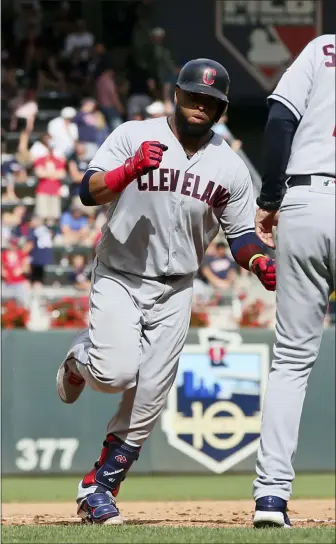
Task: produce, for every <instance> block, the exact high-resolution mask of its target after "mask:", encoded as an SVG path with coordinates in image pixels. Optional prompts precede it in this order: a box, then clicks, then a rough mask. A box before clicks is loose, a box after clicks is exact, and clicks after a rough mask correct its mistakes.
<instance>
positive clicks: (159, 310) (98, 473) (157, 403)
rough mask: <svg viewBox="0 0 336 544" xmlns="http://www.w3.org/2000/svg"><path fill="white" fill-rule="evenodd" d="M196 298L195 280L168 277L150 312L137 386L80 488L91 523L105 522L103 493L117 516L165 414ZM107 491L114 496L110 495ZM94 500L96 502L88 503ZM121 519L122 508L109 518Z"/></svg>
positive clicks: (80, 507)
mask: <svg viewBox="0 0 336 544" xmlns="http://www.w3.org/2000/svg"><path fill="white" fill-rule="evenodd" d="M191 297H192V281H191V279H190V281H189V280H181V279H179V280H176V279H175V280H169V279H168V280H167V284H166V286H165V289H164V292H163V294H162V296H160V297H159V298H158V300H157V301H156V303H155V304H154V305H153V306H151V307H150V308H149V309H148V310H147V311H146V310H144V316H145V325H144V327H143V335H142V355H141V363H140V368H139V372H138V378H137V385H136V387H135V388H132V389H128V390H126V391H125V392H124V393H123V397H122V400H121V403H120V405H119V408H118V411H117V413H116V414H115V416H114V417H113V418H112V419H111V421H110V423H109V424H108V428H107V437H106V440H105V442H104V445H103V449H102V452H101V455H100V458H99V460H98V461H97V462H96V464H95V466H94V468H93V469H92V470H91V471H90V472H89V473H88V474H87V475H86V476H85V477H84V478H83V480H81V482H80V483H79V486H78V495H77V503H78V513H79V515H80V516H81V517H82V518H84V519H86V520H87V521H95V520H94V515H95V514H96V517H97V519H98V516H99V521H101V520H102V518H101V511H100V510H99V511H96V510H94V508H95V503H96V501H97V500H100V497H98V498H97V495H99V496H100V494H102V499H101V500H102V501H103V502H104V504H102V505H99V506H102V507H104V508H106V512H107V515H110V514H111V509H112V508H113V504H112V503H113V501H114V497H116V496H117V494H118V491H119V487H120V484H121V482H122V481H123V480H124V479H125V477H126V474H127V472H128V471H129V469H130V468H131V466H132V464H133V463H134V461H136V460H137V459H138V456H139V453H140V449H141V446H142V444H143V443H144V441H145V440H146V438H148V436H149V434H150V432H151V430H152V429H153V427H154V425H155V423H156V422H157V420H158V418H159V416H160V414H161V411H162V409H163V407H164V405H165V401H166V399H167V395H168V393H169V390H170V388H171V386H172V384H173V382H174V379H175V375H176V370H177V364H178V360H179V356H180V353H181V351H182V349H183V346H184V343H185V340H186V336H187V333H188V329H189V322H190V306H191ZM106 490H108V494H107V495H109V494H110V500H108V499H107V498H106ZM103 491H104V492H105V494H104V493H103ZM90 501H94V505H91V504H88V502H90ZM121 521H122V520H121V516H120V515H119V512H118V515H117V514H116V516H115V517H112V518H111V517H109V521H108V522H109V523H115V522H118V523H120V522H121Z"/></svg>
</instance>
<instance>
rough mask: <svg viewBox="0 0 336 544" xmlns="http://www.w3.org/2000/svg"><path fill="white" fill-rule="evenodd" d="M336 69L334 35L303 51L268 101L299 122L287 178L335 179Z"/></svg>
mask: <svg viewBox="0 0 336 544" xmlns="http://www.w3.org/2000/svg"><path fill="white" fill-rule="evenodd" d="M335 66H336V49H335V35H334V34H325V35H323V36H319V37H318V38H316V39H315V40H313V41H312V42H310V43H309V44H308V45H307V46H306V47H305V49H304V50H303V51H302V53H301V54H300V55H299V56H298V57H297V59H296V60H295V61H294V63H293V64H292V65H291V66H290V67H289V68H288V70H287V71H286V72H285V73H284V75H283V76H282V78H281V80H280V82H279V84H278V85H277V87H276V89H275V90H274V92H273V93H272V94H271V95H270V97H269V98H272V99H274V100H278V101H279V102H282V103H283V104H284V105H285V106H287V108H289V109H290V110H291V111H292V113H294V115H295V117H296V118H297V119H298V121H300V124H299V127H298V129H297V131H296V133H295V136H294V140H293V143H292V149H291V155H290V159H289V162H288V167H287V174H288V176H292V175H303V174H327V175H329V176H335V171H336V168H335V144H336V141H335V136H336V126H335Z"/></svg>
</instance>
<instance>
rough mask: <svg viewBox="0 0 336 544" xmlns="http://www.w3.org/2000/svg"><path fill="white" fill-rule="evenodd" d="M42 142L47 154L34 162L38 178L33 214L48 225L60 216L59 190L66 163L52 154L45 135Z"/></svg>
mask: <svg viewBox="0 0 336 544" xmlns="http://www.w3.org/2000/svg"><path fill="white" fill-rule="evenodd" d="M43 141H44V143H45V144H46V146H47V148H48V154H47V155H45V156H44V157H40V158H39V159H37V160H36V161H35V162H34V172H35V175H36V177H37V178H38V185H37V189H36V208H35V214H36V215H38V216H39V217H41V218H42V219H45V220H48V222H49V223H55V222H56V221H57V220H58V219H59V217H60V215H61V195H60V190H61V186H62V183H61V182H62V181H63V180H64V178H65V176H66V162H65V160H64V159H62V158H60V157H56V156H55V154H54V153H53V150H52V148H51V145H50V137H49V136H47V135H45V136H44V139H43Z"/></svg>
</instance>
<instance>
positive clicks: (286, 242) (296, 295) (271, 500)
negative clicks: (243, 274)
mask: <svg viewBox="0 0 336 544" xmlns="http://www.w3.org/2000/svg"><path fill="white" fill-rule="evenodd" d="M334 244H335V202H334V199H331V198H330V196H329V195H321V196H320V197H317V196H316V195H314V194H313V195H312V194H311V193H309V192H308V190H306V189H301V188H294V189H291V190H290V191H289V194H288V195H286V197H285V199H284V202H283V206H282V210H281V213H280V219H279V224H278V239H277V257H278V260H277V312H276V314H277V315H276V330H275V333H276V343H275V346H274V359H273V362H272V368H271V372H270V376H269V381H268V385H267V390H266V395H265V399H264V403H263V418H262V427H261V440H260V446H259V450H258V457H257V466H256V471H257V478H256V480H255V481H254V487H253V495H254V498H255V500H256V513H255V518H254V523H255V526H263V525H265V524H266V525H272V524H273V525H278V526H287V525H289V520H288V516H287V513H286V509H287V501H288V500H289V498H290V496H291V492H292V481H293V479H294V476H295V473H294V469H293V466H292V460H293V457H294V455H295V452H296V448H297V443H298V433H299V425H300V419H301V412H302V407H303V402H304V398H305V394H306V389H307V383H308V378H309V375H310V372H311V370H312V367H313V364H314V363H315V360H316V358H317V355H318V352H319V348H320V343H321V337H322V332H323V321H324V317H325V314H326V310H327V305H328V297H329V294H330V291H331V290H332V276H333V274H334V270H332V267H331V266H330V264H329V263H330V261H331V255H330V248H331V246H334ZM333 251H334V250H333ZM333 267H335V264H334V265H333Z"/></svg>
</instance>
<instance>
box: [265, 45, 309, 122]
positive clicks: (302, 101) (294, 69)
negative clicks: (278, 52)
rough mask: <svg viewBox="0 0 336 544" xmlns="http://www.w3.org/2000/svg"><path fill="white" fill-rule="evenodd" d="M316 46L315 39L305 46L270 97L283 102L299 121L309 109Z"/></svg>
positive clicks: (269, 98)
mask: <svg viewBox="0 0 336 544" xmlns="http://www.w3.org/2000/svg"><path fill="white" fill-rule="evenodd" d="M315 46H316V44H315V41H312V42H310V43H309V44H308V45H307V46H306V47H305V48H304V50H303V51H302V52H301V53H300V55H299V56H298V57H297V58H296V60H295V61H294V62H293V64H292V65H291V66H290V67H289V68H287V70H286V72H285V73H284V74H283V76H282V77H281V79H280V81H279V83H278V85H277V86H276V88H275V89H274V91H273V93H272V94H271V95H270V96H269V97H268V100H277V101H278V102H282V104H284V105H285V106H287V108H288V109H290V111H291V112H292V113H293V114H294V115H295V117H296V118H297V120H298V121H301V118H302V116H303V114H304V112H305V111H306V109H307V106H308V102H309V96H310V93H311V90H312V87H313V80H314V67H315Z"/></svg>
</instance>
